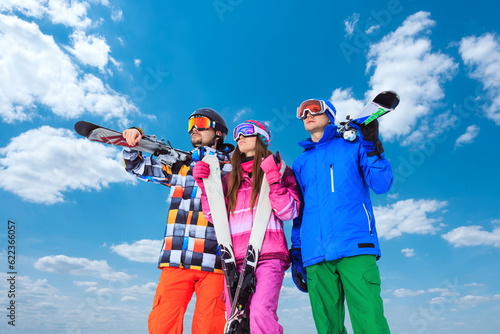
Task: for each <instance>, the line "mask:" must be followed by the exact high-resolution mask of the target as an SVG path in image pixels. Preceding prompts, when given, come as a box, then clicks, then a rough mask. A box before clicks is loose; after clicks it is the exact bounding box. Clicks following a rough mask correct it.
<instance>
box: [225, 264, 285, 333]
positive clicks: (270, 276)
mask: <svg viewBox="0 0 500 334" xmlns="http://www.w3.org/2000/svg"><path fill="white" fill-rule="evenodd" d="M241 267H242V266H238V270H239V271H240V272H241ZM286 269H287V265H286V263H285V261H283V260H280V259H269V260H262V261H259V264H258V265H257V270H256V271H255V280H256V283H255V284H256V287H255V293H254V294H253V295H252V296H251V297H250V303H249V305H248V308H247V312H249V313H250V331H251V332H252V334H268V333H273V334H282V333H283V327H281V325H280V324H279V323H278V315H277V313H276V312H277V310H278V299H279V295H280V291H281V286H282V284H283V278H284V276H285V270H286ZM226 310H227V312H231V304H230V303H229V298H227V291H226ZM247 314H248V313H247ZM227 318H229V314H228V315H227Z"/></svg>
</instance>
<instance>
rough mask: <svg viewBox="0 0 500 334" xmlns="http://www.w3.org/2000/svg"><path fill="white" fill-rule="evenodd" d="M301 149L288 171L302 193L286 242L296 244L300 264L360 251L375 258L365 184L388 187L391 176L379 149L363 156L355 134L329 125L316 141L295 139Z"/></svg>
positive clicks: (375, 239)
mask: <svg viewBox="0 0 500 334" xmlns="http://www.w3.org/2000/svg"><path fill="white" fill-rule="evenodd" d="M299 145H300V146H302V147H303V148H304V152H303V153H302V154H301V155H300V156H299V157H298V158H297V159H295V161H294V163H293V171H294V173H295V177H296V179H297V182H298V184H299V187H300V190H301V195H302V197H303V206H302V208H301V213H300V215H299V217H297V218H296V219H294V222H293V228H292V247H293V248H301V249H302V259H303V262H304V266H305V267H307V266H311V265H313V264H317V263H319V262H322V261H332V260H337V259H340V258H343V257H349V256H356V255H362V254H372V255H376V256H377V259H378V258H379V257H380V255H381V253H380V247H379V242H378V236H377V229H376V227H375V218H374V216H373V208H372V203H371V200H370V188H371V189H372V190H373V191H374V192H375V193H376V194H381V193H384V192H387V191H389V189H390V187H391V185H392V181H393V175H392V170H391V166H390V164H389V162H388V161H387V160H386V159H385V157H384V155H383V153H382V154H380V156H377V155H375V156H372V157H368V156H367V155H366V152H365V151H364V148H363V146H362V144H361V139H360V138H359V136H358V138H356V139H355V140H354V141H352V142H349V141H347V140H344V139H343V138H341V137H340V135H339V134H338V133H337V127H336V126H335V125H333V124H330V125H328V126H327V127H326V128H325V131H324V134H323V137H322V138H321V140H320V141H319V142H313V141H312V140H311V139H307V140H304V141H301V142H300V143H299Z"/></svg>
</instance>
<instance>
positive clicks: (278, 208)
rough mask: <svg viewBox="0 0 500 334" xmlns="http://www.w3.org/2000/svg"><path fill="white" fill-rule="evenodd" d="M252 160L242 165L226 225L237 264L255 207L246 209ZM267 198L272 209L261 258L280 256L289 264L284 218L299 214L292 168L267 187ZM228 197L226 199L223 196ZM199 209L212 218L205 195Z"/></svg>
mask: <svg viewBox="0 0 500 334" xmlns="http://www.w3.org/2000/svg"><path fill="white" fill-rule="evenodd" d="M252 164H253V160H252V161H247V162H244V163H242V164H241V167H242V170H243V171H242V180H241V184H240V188H239V189H238V192H237V199H238V200H237V203H236V208H235V210H234V212H231V213H230V214H229V227H230V230H231V238H232V243H233V250H234V256H235V258H236V261H237V262H238V263H241V262H243V261H244V259H245V254H246V251H247V247H248V241H249V239H250V234H251V232H252V225H253V220H254V215H255V211H256V209H257V207H256V206H254V207H253V208H251V209H250V208H249V206H250V200H251V195H252V178H251V170H252ZM264 177H265V176H264ZM228 182H229V173H228V174H226V175H224V176H223V177H222V186H223V188H224V193H225V194H227V189H228ZM269 199H270V201H271V206H272V208H273V211H272V214H271V216H270V218H269V223H268V225H267V231H266V234H265V237H264V242H263V245H262V249H261V253H260V257H259V258H260V259H261V260H266V259H281V260H283V261H285V262H286V263H287V264H288V263H289V255H288V245H287V242H286V237H285V233H284V230H283V221H286V220H292V219H294V218H296V217H297V216H298V214H299V206H300V199H299V189H298V186H297V182H296V180H295V177H294V175H293V172H292V170H291V169H290V168H289V167H288V166H287V167H286V169H285V172H284V173H283V176H282V178H281V182H279V183H275V184H272V185H271V186H270V193H269ZM226 200H227V199H226ZM202 208H203V214H204V215H205V218H207V219H208V220H209V221H212V215H211V212H210V206H209V204H208V200H207V197H206V195H203V196H202Z"/></svg>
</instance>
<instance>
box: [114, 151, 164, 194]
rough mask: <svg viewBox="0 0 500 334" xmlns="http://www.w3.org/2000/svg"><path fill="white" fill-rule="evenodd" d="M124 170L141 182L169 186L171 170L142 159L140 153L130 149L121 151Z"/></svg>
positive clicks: (152, 161) (148, 159)
mask: <svg viewBox="0 0 500 334" xmlns="http://www.w3.org/2000/svg"><path fill="white" fill-rule="evenodd" d="M122 154H123V163H124V166H125V170H126V171H127V172H128V173H130V174H132V175H134V176H136V177H138V178H140V179H141V180H143V181H147V182H154V183H159V184H163V185H165V186H170V181H171V179H172V168H171V167H169V166H167V165H164V164H161V163H159V162H158V161H156V160H155V159H152V158H151V157H144V156H143V155H142V152H140V151H136V150H134V149H130V148H124V149H123V152H122Z"/></svg>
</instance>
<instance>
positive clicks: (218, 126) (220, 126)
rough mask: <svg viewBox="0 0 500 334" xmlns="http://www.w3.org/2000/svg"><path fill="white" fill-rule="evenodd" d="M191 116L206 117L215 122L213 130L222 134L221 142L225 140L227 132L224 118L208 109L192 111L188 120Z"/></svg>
mask: <svg viewBox="0 0 500 334" xmlns="http://www.w3.org/2000/svg"><path fill="white" fill-rule="evenodd" d="M193 116H206V117H208V118H210V119H211V120H212V121H214V122H215V130H219V131H220V132H222V141H224V139H226V135H227V132H228V129H227V125H226V121H225V120H224V117H222V116H221V114H219V113H218V112H217V111H215V110H213V109H210V108H200V109H196V110H195V111H193V113H192V114H191V115H189V117H188V119H190V118H191V117H193Z"/></svg>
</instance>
